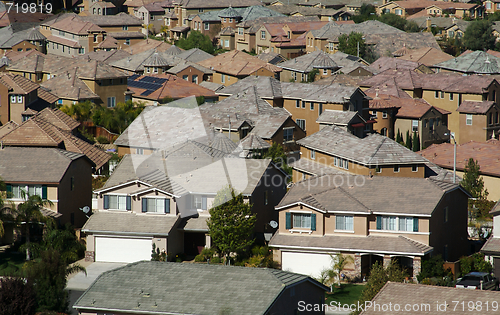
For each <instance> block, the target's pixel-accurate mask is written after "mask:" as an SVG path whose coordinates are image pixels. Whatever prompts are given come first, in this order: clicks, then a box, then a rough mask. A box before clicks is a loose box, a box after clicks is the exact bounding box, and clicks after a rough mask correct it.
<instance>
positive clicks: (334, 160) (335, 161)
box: [333, 157, 340, 166]
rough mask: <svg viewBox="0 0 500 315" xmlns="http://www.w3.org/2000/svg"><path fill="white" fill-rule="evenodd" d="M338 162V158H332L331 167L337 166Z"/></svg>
mask: <svg viewBox="0 0 500 315" xmlns="http://www.w3.org/2000/svg"><path fill="white" fill-rule="evenodd" d="M339 160H340V159H339V158H337V157H334V158H333V166H339Z"/></svg>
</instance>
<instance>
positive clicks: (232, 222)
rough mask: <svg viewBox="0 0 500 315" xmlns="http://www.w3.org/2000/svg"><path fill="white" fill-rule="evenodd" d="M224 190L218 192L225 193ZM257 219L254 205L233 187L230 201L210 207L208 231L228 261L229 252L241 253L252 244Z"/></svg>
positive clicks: (215, 245)
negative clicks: (253, 211)
mask: <svg viewBox="0 0 500 315" xmlns="http://www.w3.org/2000/svg"><path fill="white" fill-rule="evenodd" d="M224 190H225V189H224V188H223V189H222V191H220V192H218V193H217V194H218V195H219V193H220V194H225V191H224ZM217 198H218V197H217V196H216V199H217ZM219 198H220V197H219ZM256 219H257V217H256V215H255V214H253V213H252V205H250V204H249V203H247V202H245V201H244V200H243V195H241V194H238V195H236V194H235V192H234V189H231V199H230V200H229V201H227V202H226V203H223V204H220V205H218V206H216V207H214V208H212V209H210V218H208V219H207V225H208V231H209V232H208V233H209V234H210V237H211V239H212V243H213V246H214V247H215V248H217V251H218V252H219V254H221V256H222V257H225V258H226V261H228V260H229V254H231V253H239V252H241V251H243V250H244V249H246V248H248V247H249V246H250V245H252V243H253V241H254V240H253V239H252V238H251V236H252V233H253V229H254V226H255V222H256Z"/></svg>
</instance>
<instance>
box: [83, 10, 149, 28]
mask: <svg viewBox="0 0 500 315" xmlns="http://www.w3.org/2000/svg"><path fill="white" fill-rule="evenodd" d="M81 19H82V20H84V21H88V22H91V23H93V24H95V25H98V26H102V27H108V26H123V25H128V26H137V25H142V20H141V19H139V18H137V17H135V16H133V15H130V14H127V13H125V12H120V13H118V14H115V15H97V14H95V15H94V14H91V15H88V16H85V17H81Z"/></svg>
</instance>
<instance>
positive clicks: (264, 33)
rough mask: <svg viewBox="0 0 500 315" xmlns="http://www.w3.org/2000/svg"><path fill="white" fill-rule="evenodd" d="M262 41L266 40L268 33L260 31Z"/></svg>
mask: <svg viewBox="0 0 500 315" xmlns="http://www.w3.org/2000/svg"><path fill="white" fill-rule="evenodd" d="M260 39H266V31H260Z"/></svg>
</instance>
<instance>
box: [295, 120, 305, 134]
mask: <svg viewBox="0 0 500 315" xmlns="http://www.w3.org/2000/svg"><path fill="white" fill-rule="evenodd" d="M295 122H296V123H297V125H298V126H299V127H300V129H302V130H304V131H305V130H306V120H305V119H297V120H295Z"/></svg>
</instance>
